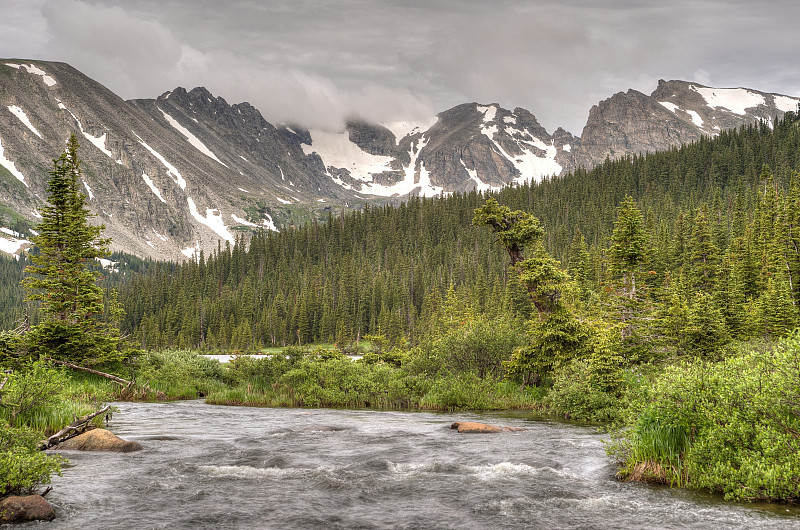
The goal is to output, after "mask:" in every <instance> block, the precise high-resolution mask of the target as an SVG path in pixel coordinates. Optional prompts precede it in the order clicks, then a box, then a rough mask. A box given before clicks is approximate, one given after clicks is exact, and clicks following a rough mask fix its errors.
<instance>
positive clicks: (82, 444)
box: [53, 429, 142, 453]
mask: <svg viewBox="0 0 800 530" xmlns="http://www.w3.org/2000/svg"><path fill="white" fill-rule="evenodd" d="M141 448H142V446H141V444H139V443H137V442H130V441H127V440H123V439H122V438H120V437H118V436H117V435H115V434H113V433H112V432H110V431H107V430H105V429H92V430H91V431H88V432H85V433H83V434H81V435H79V436H76V437H75V438H70V439H69V440H67V441H65V442H61V443H60V444H58V445H57V446H55V447H54V448H53V449H55V450H62V449H63V450H75V451H114V452H118V453H130V452H132V451H138V450H140V449H141Z"/></svg>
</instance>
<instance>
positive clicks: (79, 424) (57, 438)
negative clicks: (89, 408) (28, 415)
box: [39, 405, 111, 451]
mask: <svg viewBox="0 0 800 530" xmlns="http://www.w3.org/2000/svg"><path fill="white" fill-rule="evenodd" d="M110 409H111V405H106V406H105V407H103V408H102V409H100V410H98V411H97V412H92V413H91V414H87V415H86V416H84V417H83V418H79V419H77V420H75V421H73V422H72V423H70V424H69V425H67V426H66V427H64V428H63V429H61V430H60V431H58V432H57V433H55V434H54V435H53V436H51V437H50V438H48V439H47V440H42V441H41V442H39V449H40V450H42V451H44V450H45V449H50V448H51V447H54V446H56V445H58V444H60V443H61V442H63V441H66V440H69V439H70V438H74V437H75V436H78V435H79V434H81V433H83V432H84V431H85V430H86V427H88V426H89V422H90V421H92V419H93V418H95V417H97V416H99V415H101V414H105V413H106V412H108V411H109V410H110Z"/></svg>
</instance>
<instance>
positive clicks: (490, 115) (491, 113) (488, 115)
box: [475, 105, 497, 123]
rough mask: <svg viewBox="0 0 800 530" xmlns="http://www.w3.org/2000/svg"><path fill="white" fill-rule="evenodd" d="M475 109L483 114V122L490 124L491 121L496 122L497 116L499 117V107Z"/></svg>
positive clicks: (477, 107)
mask: <svg viewBox="0 0 800 530" xmlns="http://www.w3.org/2000/svg"><path fill="white" fill-rule="evenodd" d="M475 108H476V109H477V110H478V112H480V113H481V114H483V122H484V123H489V122H490V121H494V117H495V115H497V107H495V106H494V105H489V106H488V107H482V106H480V105H476V106H475Z"/></svg>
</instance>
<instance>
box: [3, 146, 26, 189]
mask: <svg viewBox="0 0 800 530" xmlns="http://www.w3.org/2000/svg"><path fill="white" fill-rule="evenodd" d="M0 166H3V167H4V168H6V169H7V170H8V171H9V172H10V173H11V174H12V175H14V176H15V177H16V178H17V180H19V181H20V182H22V183H23V184H25V187H26V188H30V186H28V183H27V182H25V175H23V174H22V173H20V171H19V170H18V169H17V166H16V165H14V162H12V161H11V160H9V159H8V158H6V155H5V150H4V149H3V142H2V140H0Z"/></svg>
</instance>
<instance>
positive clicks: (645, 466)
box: [620, 413, 691, 487]
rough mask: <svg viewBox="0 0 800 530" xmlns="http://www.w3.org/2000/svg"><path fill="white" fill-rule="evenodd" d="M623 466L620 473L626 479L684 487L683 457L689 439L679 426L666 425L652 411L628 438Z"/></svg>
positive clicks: (642, 417) (685, 430)
mask: <svg viewBox="0 0 800 530" xmlns="http://www.w3.org/2000/svg"><path fill="white" fill-rule="evenodd" d="M629 443H630V445H629V448H628V454H627V459H626V462H625V465H624V467H623V469H622V471H621V473H620V475H621V476H622V477H624V478H626V479H627V480H635V481H639V480H644V481H649V482H660V483H665V484H670V485H675V486H679V487H682V486H685V485H686V482H687V478H688V477H687V473H686V468H685V466H684V465H683V464H684V463H683V458H684V455H685V453H686V451H687V450H688V449H689V446H690V444H691V439H690V436H689V433H688V431H687V429H686V428H685V427H683V426H682V425H675V424H667V423H663V422H661V421H659V420H658V418H656V417H655V416H654V415H652V414H651V413H644V414H642V416H641V417H640V418H639V421H638V423H637V424H636V426H635V428H634V430H633V432H632V433H631V436H630V438H629Z"/></svg>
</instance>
